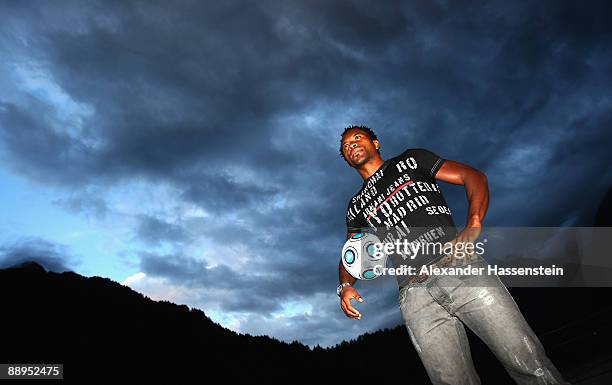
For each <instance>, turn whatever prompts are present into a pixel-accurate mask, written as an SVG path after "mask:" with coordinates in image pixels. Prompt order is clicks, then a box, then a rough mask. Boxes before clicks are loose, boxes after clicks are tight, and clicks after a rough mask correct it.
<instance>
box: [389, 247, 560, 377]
mask: <svg viewBox="0 0 612 385" xmlns="http://www.w3.org/2000/svg"><path fill="white" fill-rule="evenodd" d="M487 265H488V263H487V262H486V261H485V260H484V258H482V257H481V256H478V255H476V256H475V258H474V259H473V260H472V262H470V266H474V267H484V271H485V274H483V275H461V276H451V275H446V276H444V275H438V276H433V275H432V276H429V277H427V279H426V280H425V281H423V282H421V283H411V284H408V285H407V286H404V287H402V288H401V289H400V294H399V305H400V309H401V312H402V316H403V318H404V321H405V323H406V328H407V329H408V333H409V335H410V339H411V340H412V343H413V345H414V347H415V349H416V351H417V353H418V354H419V357H420V358H421V361H422V362H423V365H424V366H425V369H426V370H427V374H428V375H429V378H430V379H431V381H432V382H433V383H434V384H435V385H438V384H451V385H461V384H480V378H479V377H478V374H477V373H476V370H475V368H474V363H473V362H472V357H471V354H470V347H469V343H468V339H467V335H466V332H465V328H464V325H467V326H468V327H469V328H470V329H471V330H472V331H473V332H474V333H475V334H476V335H477V336H478V337H479V338H480V339H481V340H483V341H484V342H485V343H486V344H487V346H488V347H489V348H490V349H491V351H493V353H494V354H495V356H496V357H497V358H498V359H499V361H500V362H501V363H502V365H503V366H504V367H505V368H506V370H507V371H508V373H509V374H510V376H512V378H513V379H514V381H516V383H517V384H569V382H566V381H564V380H563V378H562V377H561V374H560V373H559V371H558V370H557V369H556V368H555V366H554V365H553V364H552V362H551V361H550V360H549V359H548V357H547V356H546V353H545V351H544V348H543V347H542V344H541V343H540V341H539V339H538V337H537V336H536V335H535V333H534V332H533V331H532V330H531V327H530V326H529V325H528V324H527V321H525V318H524V317H523V315H522V314H521V312H520V310H519V308H518V307H517V305H516V303H515V302H514V299H513V298H512V296H511V295H510V293H509V292H508V290H507V289H506V287H505V286H504V284H503V283H502V282H501V280H500V279H499V277H498V276H496V275H487V274H486V271H487V269H486V266H487Z"/></svg>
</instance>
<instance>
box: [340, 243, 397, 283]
mask: <svg viewBox="0 0 612 385" xmlns="http://www.w3.org/2000/svg"><path fill="white" fill-rule="evenodd" d="M375 243H378V244H380V239H378V237H377V236H376V235H374V234H371V233H357V234H354V235H353V236H352V237H350V238H349V239H348V240H347V241H346V243H345V244H344V247H342V265H343V266H344V268H345V269H346V271H348V273H349V274H350V275H352V276H353V277H355V278H357V279H363V280H371V279H374V278H378V275H376V273H375V272H374V267H375V266H380V267H385V266H386V265H387V256H386V255H385V254H384V253H383V252H382V250H380V251H379V252H378V253H377V252H376V248H375V246H374V244H375Z"/></svg>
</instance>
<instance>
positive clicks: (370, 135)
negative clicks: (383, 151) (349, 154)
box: [340, 126, 380, 160]
mask: <svg viewBox="0 0 612 385" xmlns="http://www.w3.org/2000/svg"><path fill="white" fill-rule="evenodd" d="M354 129H358V130H361V131H363V132H365V134H366V135H367V136H368V138H370V140H372V141H374V140H378V137H377V136H376V134H375V133H374V130H372V129H371V128H370V127H368V126H348V127H346V128H345V129H344V132H342V134H340V156H341V157H342V159H344V160H346V158H345V157H344V153H342V138H344V134H346V133H347V132H348V131H350V130H354ZM376 152H378V153H379V154H380V150H379V149H376Z"/></svg>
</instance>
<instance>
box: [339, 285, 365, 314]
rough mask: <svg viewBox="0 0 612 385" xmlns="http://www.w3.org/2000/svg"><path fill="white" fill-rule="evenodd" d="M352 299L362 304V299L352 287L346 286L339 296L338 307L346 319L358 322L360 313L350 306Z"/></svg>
mask: <svg viewBox="0 0 612 385" xmlns="http://www.w3.org/2000/svg"><path fill="white" fill-rule="evenodd" d="M352 299H355V300H357V301H359V302H363V298H361V295H359V293H358V292H357V290H355V288H354V287H352V286H346V287H345V288H344V289H342V293H341V294H340V307H341V308H342V311H343V312H344V314H346V316H347V317H349V318H352V319H355V320H359V319H361V313H359V311H357V309H355V308H354V307H353V306H352V305H351V300H352Z"/></svg>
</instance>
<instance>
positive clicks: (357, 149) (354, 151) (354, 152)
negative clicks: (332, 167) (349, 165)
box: [351, 147, 363, 158]
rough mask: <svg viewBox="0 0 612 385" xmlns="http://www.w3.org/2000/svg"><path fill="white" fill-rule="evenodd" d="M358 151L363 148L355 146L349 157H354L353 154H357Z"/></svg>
mask: <svg viewBox="0 0 612 385" xmlns="http://www.w3.org/2000/svg"><path fill="white" fill-rule="evenodd" d="M360 151H361V152H362V151H363V148H361V147H357V148H355V149H354V150H353V152H351V158H354V157H355V156H356V155H357V154H358V153H359V152H360Z"/></svg>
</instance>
